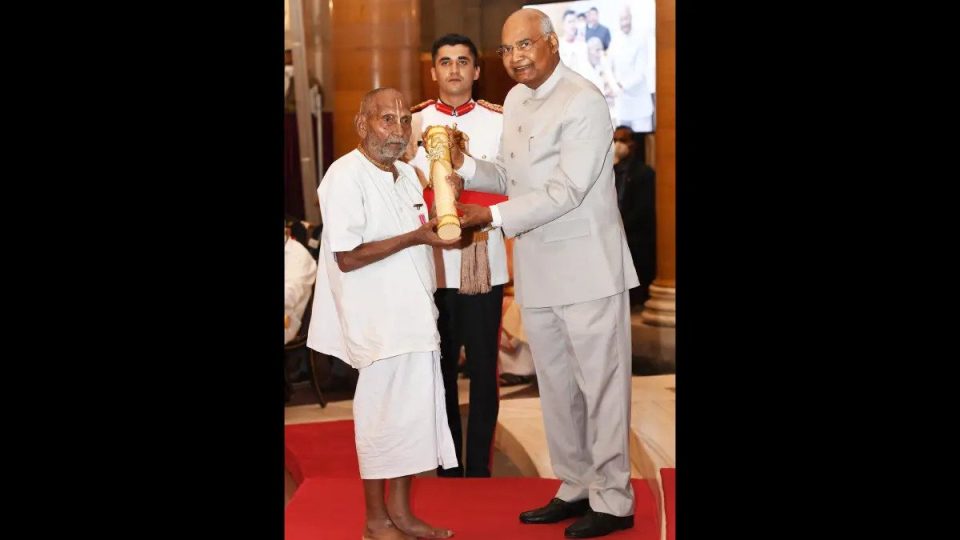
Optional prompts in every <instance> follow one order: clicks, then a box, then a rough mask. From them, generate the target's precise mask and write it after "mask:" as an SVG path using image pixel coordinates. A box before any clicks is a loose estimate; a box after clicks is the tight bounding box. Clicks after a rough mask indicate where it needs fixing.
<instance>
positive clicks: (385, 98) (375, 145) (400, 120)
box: [356, 90, 412, 163]
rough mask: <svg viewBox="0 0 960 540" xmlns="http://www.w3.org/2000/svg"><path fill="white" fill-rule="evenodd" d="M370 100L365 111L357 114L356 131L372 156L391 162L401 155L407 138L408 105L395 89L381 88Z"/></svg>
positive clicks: (408, 129)
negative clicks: (384, 89)
mask: <svg viewBox="0 0 960 540" xmlns="http://www.w3.org/2000/svg"><path fill="white" fill-rule="evenodd" d="M371 101H372V103H371V104H370V109H369V111H368V112H367V115H366V116H362V115H360V114H358V115H357V118H356V128H357V134H358V135H360V138H361V139H362V142H361V144H362V145H363V149H364V150H365V151H366V152H367V153H368V154H369V155H370V156H371V157H372V158H374V159H376V160H377V161H381V162H383V163H393V162H394V161H396V160H397V159H399V158H400V156H402V155H403V151H404V150H405V149H406V147H407V141H409V140H410V120H411V118H412V117H411V115H410V108H409V107H407V104H406V102H405V101H404V99H403V95H402V94H400V92H397V91H396V90H386V91H383V92H380V93H378V94H377V95H375V96H374V97H373V98H372V100H371Z"/></svg>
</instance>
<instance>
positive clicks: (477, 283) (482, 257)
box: [458, 232, 490, 295]
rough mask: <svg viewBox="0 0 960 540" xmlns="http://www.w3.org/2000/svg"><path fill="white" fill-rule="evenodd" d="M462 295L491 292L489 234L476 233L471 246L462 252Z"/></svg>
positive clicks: (460, 291)
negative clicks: (488, 256)
mask: <svg viewBox="0 0 960 540" xmlns="http://www.w3.org/2000/svg"><path fill="white" fill-rule="evenodd" d="M458 292H459V293H460V294H471V295H472V294H483V293H487V292H490V260H489V259H488V258H487V233H486V232H474V233H473V238H472V241H471V242H470V245H468V246H467V247H465V248H463V249H462V250H460V290H459V291H458Z"/></svg>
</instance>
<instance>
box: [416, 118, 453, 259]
mask: <svg viewBox="0 0 960 540" xmlns="http://www.w3.org/2000/svg"><path fill="white" fill-rule="evenodd" d="M424 140H425V142H426V144H425V145H424V146H425V149H426V152H427V158H428V159H429V160H430V182H431V183H432V184H433V193H434V201H435V204H436V207H437V218H438V223H437V235H438V236H439V237H440V238H443V239H444V240H452V239H454V238H460V218H459V217H457V207H456V206H455V204H454V203H455V202H456V199H455V198H454V196H453V188H452V187H450V184H448V183H447V175H449V174H450V173H452V172H453V165H452V164H451V163H450V144H451V143H450V137H448V136H447V130H446V129H445V128H444V127H443V126H430V127H428V128H427V131H426V136H424Z"/></svg>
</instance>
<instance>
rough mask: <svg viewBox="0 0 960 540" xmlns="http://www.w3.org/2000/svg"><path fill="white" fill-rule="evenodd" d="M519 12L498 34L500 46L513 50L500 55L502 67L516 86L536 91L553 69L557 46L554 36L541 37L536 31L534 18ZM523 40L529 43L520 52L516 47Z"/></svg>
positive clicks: (537, 20) (555, 63) (510, 18)
mask: <svg viewBox="0 0 960 540" xmlns="http://www.w3.org/2000/svg"><path fill="white" fill-rule="evenodd" d="M524 11H526V10H520V11H518V12H515V13H514V14H513V15H511V16H509V17H507V21H506V22H505V23H503V31H502V32H501V34H500V43H501V46H511V47H513V50H512V51H510V52H509V53H506V54H504V55H503V67H504V68H506V70H507V74H508V75H510V78H511V79H513V80H515V81H517V82H518V83H520V84H524V85H526V86H528V87H530V88H533V89H536V88H538V87H539V86H540V85H541V84H543V82H544V81H546V80H547V79H548V78H549V77H550V75H551V74H552V73H553V70H554V69H555V68H556V66H557V63H558V61H559V60H558V58H556V55H557V52H558V51H559V48H560V44H559V42H558V41H557V35H556V34H548V35H544V34H543V33H542V32H541V30H540V21H539V19H538V18H537V17H535V16H533V17H531V16H529V15H528V14H526V13H523V12H524ZM524 40H529V41H531V42H533V43H532V44H531V45H530V47H529V48H528V49H527V50H525V51H522V50H520V47H517V46H516V44H517V43H519V42H522V41H524Z"/></svg>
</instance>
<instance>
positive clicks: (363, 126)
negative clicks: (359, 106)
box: [353, 113, 367, 139]
mask: <svg viewBox="0 0 960 540" xmlns="http://www.w3.org/2000/svg"><path fill="white" fill-rule="evenodd" d="M363 120H364V118H363V115H361V114H360V113H357V114H356V116H354V117H353V127H354V129H355V130H356V131H357V135H359V136H360V138H361V139H365V138H367V123H366V122H364V121H363Z"/></svg>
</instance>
